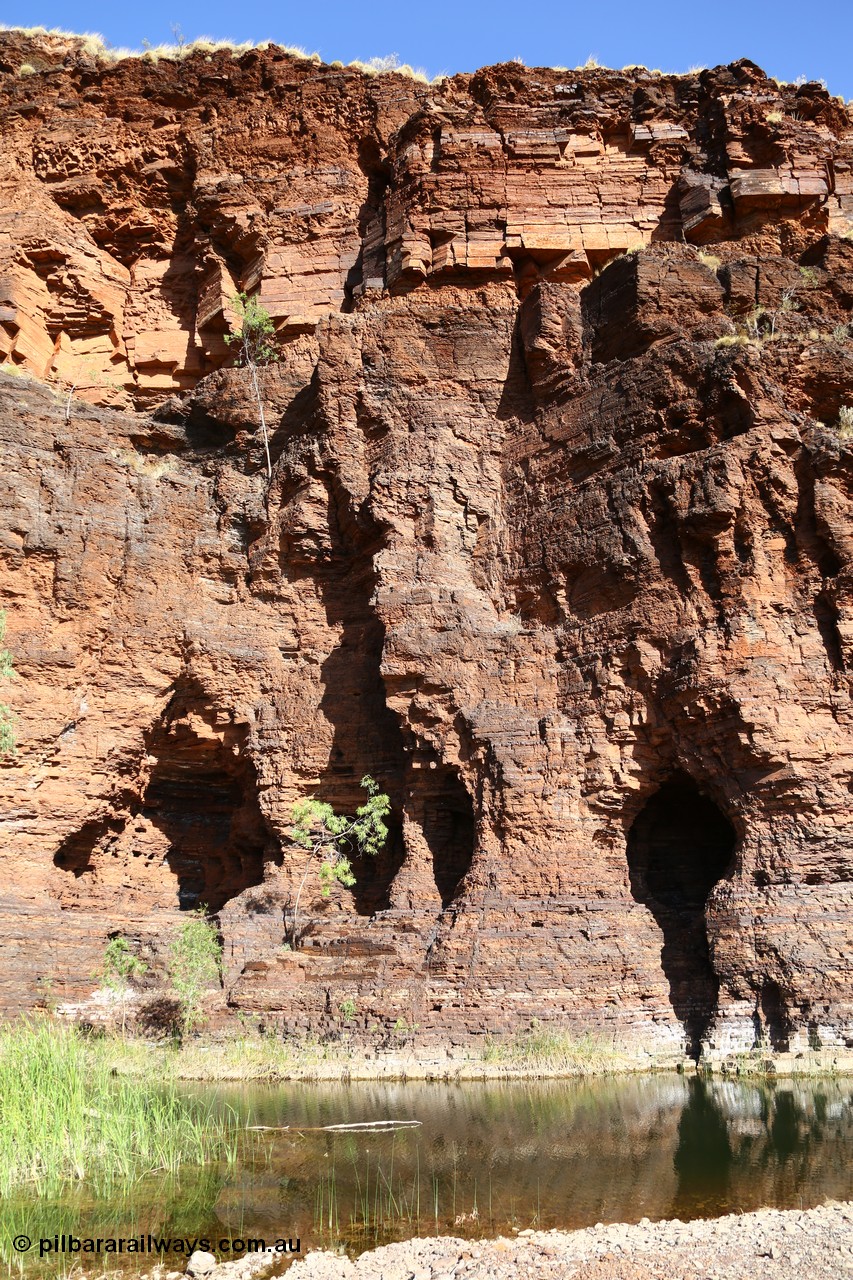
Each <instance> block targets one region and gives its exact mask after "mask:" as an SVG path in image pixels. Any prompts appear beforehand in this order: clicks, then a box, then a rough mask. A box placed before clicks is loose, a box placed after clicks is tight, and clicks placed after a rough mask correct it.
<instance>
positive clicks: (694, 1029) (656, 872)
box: [627, 774, 735, 1056]
mask: <svg viewBox="0 0 853 1280" xmlns="http://www.w3.org/2000/svg"><path fill="white" fill-rule="evenodd" d="M734 845H735V832H734V828H733V827H732V825H731V823H730V822H729V820H728V819H727V818H726V817H725V815H724V814H723V813H722V812H721V810H720V809H719V808H718V807H717V805H716V804H715V803H714V801H713V800H711V799H710V798H709V797H708V796H705V795H703V794H702V792H701V791H700V790H699V788H698V787H697V785H696V783H695V782H694V781H693V780H692V779H691V778H689V777H688V776H687V775H686V774H676V775H675V776H674V777H672V778H670V779H669V780H668V781H667V782H665V783H664V784H663V786H661V787H660V789H659V790H658V791H656V792H655V794H654V795H652V796H651V797H650V799H649V800H648V801H647V802H646V805H645V807H644V808H643V809H642V810H641V812H640V813H639V814H638V815H637V818H636V819H635V821H634V823H633V825H632V827H631V830H630V832H629V835H628V848H627V853H628V867H629V872H630V883H631V892H632V894H633V896H634V898H635V899H636V901H637V902H641V903H643V904H644V905H645V906H647V907H648V908H649V910H650V911H651V913H652V915H653V916H654V918H655V920H656V921H657V924H658V927H659V928H660V931H661V934H662V946H661V967H662V969H663V972H664V976H665V977H666V980H667V982H668V983H669V990H670V1001H671V1003H672V1008H673V1011H674V1013H675V1015H676V1017H677V1018H678V1020H679V1022H680V1023H681V1025H682V1027H683V1028H684V1033H685V1038H686V1043H687V1051H688V1053H690V1054H691V1055H693V1056H698V1054H699V1051H700V1046H701V1041H702V1037H703V1036H704V1034H705V1033H706V1031H707V1029H708V1026H709V1024H710V1022H711V1019H712V1017H713V1014H714V1010H715V1008H716V1004H717V995H718V991H719V980H718V978H717V975H716V974H715V972H714V969H713V966H712V964H711V959H710V954H709V948H708V933H707V926H706V919H705V906H706V903H707V901H708V896H709V894H710V892H711V890H712V889H713V887H714V885H715V884H716V883H717V882H718V881H719V880H721V879H722V878H723V877H724V876H725V875H726V874H727V873H728V871H729V868H730V865H731V860H732V854H733V851H734Z"/></svg>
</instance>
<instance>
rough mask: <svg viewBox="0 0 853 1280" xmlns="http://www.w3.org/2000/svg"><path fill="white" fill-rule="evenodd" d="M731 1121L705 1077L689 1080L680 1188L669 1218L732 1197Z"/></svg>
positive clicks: (709, 1208) (678, 1158)
mask: <svg viewBox="0 0 853 1280" xmlns="http://www.w3.org/2000/svg"><path fill="white" fill-rule="evenodd" d="M732 1163H733V1157H732V1147H731V1143H730V1141H729V1124H728V1123H727V1121H726V1118H725V1116H724V1115H723V1112H722V1110H721V1109H720V1107H719V1106H718V1104H717V1100H716V1098H715V1097H714V1089H713V1086H712V1085H711V1084H708V1083H707V1082H706V1081H705V1080H702V1079H701V1078H698V1077H696V1078H694V1079H692V1080H690V1082H689V1092H688V1096H687V1101H686V1102H685V1104H684V1107H683V1108H682V1111H681V1118H680V1119H679V1121H678V1146H677V1147H676V1150H675V1157H674V1165H675V1173H676V1176H677V1178H678V1190H677V1192H676V1195H675V1199H674V1201H673V1204H672V1207H671V1208H670V1209H669V1211H668V1212H667V1215H666V1216H667V1217H669V1218H695V1217H702V1216H704V1214H705V1213H706V1212H708V1213H713V1212H714V1206H716V1205H720V1204H725V1203H726V1202H727V1201H728V1200H729V1198H730V1197H729V1181H730V1177H731V1172H732Z"/></svg>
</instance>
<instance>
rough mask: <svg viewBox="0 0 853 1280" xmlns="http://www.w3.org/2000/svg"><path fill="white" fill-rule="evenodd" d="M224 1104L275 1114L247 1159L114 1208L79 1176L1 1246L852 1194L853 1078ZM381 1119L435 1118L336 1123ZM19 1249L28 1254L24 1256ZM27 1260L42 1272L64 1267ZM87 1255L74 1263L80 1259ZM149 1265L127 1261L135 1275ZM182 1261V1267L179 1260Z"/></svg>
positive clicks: (314, 1094)
mask: <svg viewBox="0 0 853 1280" xmlns="http://www.w3.org/2000/svg"><path fill="white" fill-rule="evenodd" d="M215 1096H216V1103H217V1106H220V1105H221V1106H222V1107H226V1106H229V1107H232V1108H233V1109H234V1110H235V1112H236V1113H237V1114H238V1115H239V1117H240V1118H241V1120H242V1121H244V1122H248V1123H249V1124H251V1125H253V1126H270V1127H268V1128H261V1129H258V1130H255V1131H253V1132H252V1133H250V1134H248V1135H247V1136H246V1139H245V1140H244V1142H243V1147H244V1150H243V1153H242V1155H241V1158H240V1160H239V1162H238V1163H237V1165H235V1166H232V1167H222V1168H220V1167H216V1168H207V1169H204V1170H202V1171H198V1170H195V1171H187V1172H185V1173H183V1174H182V1175H181V1176H180V1178H177V1179H176V1178H169V1179H158V1178H157V1177H149V1178H147V1179H145V1180H144V1181H143V1182H139V1183H136V1184H134V1185H132V1186H128V1187H126V1188H124V1190H123V1191H122V1194H121V1195H118V1196H114V1197H112V1198H111V1199H110V1200H108V1201H94V1200H93V1199H91V1198H89V1197H88V1196H87V1194H86V1191H85V1188H78V1189H77V1190H76V1191H75V1192H73V1193H69V1194H68V1195H67V1196H66V1197H65V1198H64V1199H62V1200H61V1201H53V1202H45V1201H40V1202H38V1203H35V1202H33V1201H28V1200H26V1199H23V1200H17V1201H15V1202H13V1203H7V1204H5V1205H2V1206H0V1232H2V1235H3V1237H4V1241H3V1243H4V1245H6V1242H7V1241H8V1240H10V1239H11V1238H12V1236H13V1234H16V1233H19V1232H26V1233H27V1234H28V1235H29V1236H31V1237H32V1239H33V1240H34V1241H36V1240H38V1239H39V1238H51V1237H53V1236H55V1235H59V1236H61V1235H62V1233H65V1234H66V1235H67V1236H68V1235H71V1236H75V1237H78V1238H83V1237H93V1238H94V1237H102V1238H107V1237H130V1236H137V1237H138V1236H139V1235H146V1234H148V1233H150V1234H152V1235H153V1236H156V1237H160V1238H176V1237H179V1238H189V1239H193V1238H196V1237H200V1236H206V1237H208V1238H209V1239H211V1240H213V1241H218V1240H221V1239H222V1240H224V1239H231V1240H247V1239H248V1238H250V1237H252V1238H259V1237H262V1238H264V1239H266V1240H267V1241H268V1242H270V1243H271V1242H273V1241H275V1240H277V1239H291V1240H293V1243H294V1244H295V1243H296V1238H297V1237H298V1238H299V1242H300V1248H301V1252H302V1255H303V1256H304V1254H305V1253H306V1252H308V1251H309V1250H311V1249H314V1248H317V1247H320V1246H324V1247H342V1248H344V1249H346V1251H347V1252H349V1253H350V1254H356V1253H358V1252H360V1251H361V1250H363V1249H366V1248H372V1247H373V1246H374V1245H376V1244H381V1243H384V1242H386V1241H388V1240H395V1239H406V1238H408V1237H409V1236H413V1235H435V1234H454V1235H464V1236H489V1235H496V1234H500V1233H509V1232H512V1231H513V1230H519V1229H523V1228H525V1227H536V1228H542V1229H548V1228H551V1227H561V1228H572V1227H581V1226H589V1225H591V1224H593V1223H595V1222H618V1221H625V1222H636V1221H638V1220H639V1219H640V1218H643V1217H649V1218H652V1219H654V1218H671V1217H677V1218H682V1219H687V1218H693V1217H710V1216H714V1215H718V1214H723V1213H730V1212H737V1211H747V1210H751V1209H756V1208H759V1207H761V1206H775V1207H777V1208H790V1207H798V1208H799V1207H809V1206H811V1205H815V1204H819V1203H822V1202H823V1200H824V1199H826V1198H827V1197H831V1198H835V1199H849V1198H851V1197H853V1080H846V1081H838V1080H832V1081H829V1080H822V1081H815V1080H812V1081H808V1082H800V1081H793V1082H791V1081H784V1082H777V1083H774V1084H766V1083H755V1082H743V1081H723V1080H708V1079H701V1078H685V1077H681V1076H649V1077H629V1078H622V1079H595V1080H589V1081H559V1082H553V1081H549V1082H537V1083H511V1084H509V1083H508V1084H495V1083H489V1084H475V1083H464V1084H458V1085H446V1084H387V1083H381V1084H380V1083H354V1084H349V1085H327V1084H318V1085H306V1084H294V1085H284V1086H281V1085H278V1086H270V1087H257V1086H253V1087H250V1088H246V1087H232V1086H227V1087H219V1088H217V1089H216V1091H215ZM377 1121H394V1122H403V1121H418V1122H419V1123H418V1124H417V1125H405V1126H402V1127H399V1128H389V1129H387V1130H383V1131H377V1130H370V1129H364V1130H362V1129H329V1128H327V1126H330V1125H355V1124H362V1123H366V1122H377ZM4 1256H5V1257H6V1258H11V1257H12V1255H10V1253H9V1251H8V1248H6V1249H5V1251H4ZM173 1256H174V1255H173ZM29 1261H32V1262H33V1263H34V1264H35V1265H37V1266H38V1267H39V1269H40V1270H41V1271H44V1270H45V1267H46V1264H47V1265H48V1266H49V1264H50V1262H51V1259H50V1258H49V1257H48V1258H47V1259H46V1260H42V1261H41V1262H39V1261H38V1259H37V1258H36V1257H34V1256H32V1254H31V1255H30V1256H29V1257H27V1262H29ZM53 1261H55V1262H59V1261H61V1260H60V1259H53ZM73 1261H79V1259H72V1258H71V1257H66V1258H65V1259H64V1264H65V1269H67V1268H68V1264H70V1263H72V1262H73ZM87 1262H88V1260H87ZM109 1262H110V1264H111V1266H112V1265H114V1264H115V1263H117V1262H119V1259H118V1258H112V1257H111V1258H110V1259H109ZM150 1263H151V1258H150V1256H141V1257H129V1258H126V1259H125V1265H127V1266H129V1267H131V1268H134V1267H135V1268H136V1269H138V1270H142V1269H146V1268H147V1267H150ZM175 1265H176V1266H177V1267H179V1268H180V1269H181V1270H183V1266H182V1263H181V1259H180V1258H179V1257H178V1258H175ZM94 1269H95V1267H94V1266H93V1265H91V1264H89V1265H87V1267H86V1271H87V1273H88V1272H91V1271H93V1270H94Z"/></svg>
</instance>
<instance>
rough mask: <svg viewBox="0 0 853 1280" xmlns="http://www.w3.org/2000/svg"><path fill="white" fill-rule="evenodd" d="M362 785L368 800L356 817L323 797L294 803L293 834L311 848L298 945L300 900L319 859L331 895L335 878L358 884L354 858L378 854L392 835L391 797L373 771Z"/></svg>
mask: <svg viewBox="0 0 853 1280" xmlns="http://www.w3.org/2000/svg"><path fill="white" fill-rule="evenodd" d="M361 785H362V787H363V788H364V790H365V791H366V792H367V800H366V801H365V803H364V804H363V805H360V806H359V808H358V809H356V811H355V817H348V816H347V815H345V814H337V813H335V811H334V809H333V808H332V806H331V805H330V804H325V803H324V802H323V801H321V800H314V799H308V800H299V801H297V803H296V804H295V805H294V806H293V810H292V813H291V821H292V822H293V826H292V827H291V830H290V837H291V839H292V840H294V841H295V842H296V844H298V845H301V846H302V848H303V849H307V850H308V851H309V853H308V862H307V864H306V867H305V872H304V874H303V876H302V880H301V882H300V885H299V890H298V892H297V894H296V902H295V903H294V907H293V923H292V926H291V935H290V940H291V943H292V945H293V946H294V948H295V947H296V945H297V941H298V937H297V931H296V925H297V918H298V913H299V899H300V898H301V896H302V890H303V889H304V887H305V882H306V880H307V879H308V875H309V873H310V871H311V869H312V867H313V866H314V862H315V860H316V859H319V861H320V867H319V877H320V892H321V894H322V895H323V897H324V898H328V896H329V892H330V890H331V887H332V884H333V883H334V881H337V882H338V883H339V884H342V885H345V886H346V887H347V888H351V887H352V885H354V884H355V876H354V875H353V870H352V863H351V862H350V857H351V856H352V855H358V854H367V855H368V856H370V857H375V856H376V854H377V853H379V852H380V850H381V849H382V848H383V847H384V845H385V841H386V840H387V838H388V827H387V824H386V822H385V819H386V818H387V816H388V813H389V810H390V808H391V801H390V799H389V797H388V796H387V795H385V793H384V792H382V791H380V790H379V786H378V784H377V783H376V782H374V780H373V778H371V777H370V775H369V774H365V776H364V777H363V778H362V780H361Z"/></svg>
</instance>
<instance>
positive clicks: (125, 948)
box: [102, 934, 148, 1035]
mask: <svg viewBox="0 0 853 1280" xmlns="http://www.w3.org/2000/svg"><path fill="white" fill-rule="evenodd" d="M147 972H148V965H147V964H146V963H145V961H144V960H140V959H139V956H136V955H134V954H133V951H132V950H131V948H130V943H129V942H128V940H127V938H123V937H121V935H120V934H117V935H116V937H115V938H110V940H109V942H108V943H107V945H106V947H105V949H104V969H103V973H102V981H103V984H104V986H105V987H106V988H107V990H108V991H113V992H115V994H116V995H117V996H118V997H119V998H120V1000H121V1034H122V1035H124V1033H125V1027H126V1024H127V997H128V994H129V992H130V990H131V984H132V982H133V980H134V978H141V977H142V976H143V974H145V973H147Z"/></svg>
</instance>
